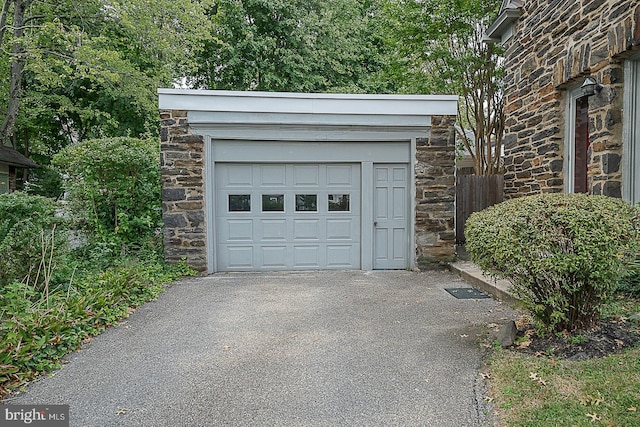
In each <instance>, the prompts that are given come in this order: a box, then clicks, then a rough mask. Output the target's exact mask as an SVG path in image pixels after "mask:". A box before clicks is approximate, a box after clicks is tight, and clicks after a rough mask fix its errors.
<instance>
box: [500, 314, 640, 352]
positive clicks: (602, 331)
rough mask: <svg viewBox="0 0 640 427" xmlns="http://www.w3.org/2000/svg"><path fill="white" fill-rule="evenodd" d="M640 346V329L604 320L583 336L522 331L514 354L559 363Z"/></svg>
mask: <svg viewBox="0 0 640 427" xmlns="http://www.w3.org/2000/svg"><path fill="white" fill-rule="evenodd" d="M638 342H640V326H638V323H636V322H630V321H625V320H623V319H620V320H614V319H606V320H602V321H601V322H600V324H599V325H598V326H597V327H596V328H594V329H592V330H590V331H585V332H582V333H581V334H580V335H579V336H577V337H576V336H574V337H569V336H568V334H558V335H550V336H547V337H541V336H539V335H538V334H537V333H536V332H535V329H533V327H532V326H531V325H525V326H524V327H521V328H519V329H518V333H517V335H516V343H515V344H513V345H512V346H511V347H510V348H511V349H512V350H514V351H517V352H521V353H527V354H533V355H536V356H547V357H554V358H557V359H569V360H584V359H590V358H593V357H603V356H606V355H608V354H613V353H617V352H619V351H621V350H623V349H625V348H629V347H633V346H634V345H636V344H637V343H638Z"/></svg>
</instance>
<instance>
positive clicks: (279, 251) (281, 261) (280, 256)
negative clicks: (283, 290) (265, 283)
mask: <svg viewBox="0 0 640 427" xmlns="http://www.w3.org/2000/svg"><path fill="white" fill-rule="evenodd" d="M260 252H261V254H260V255H261V259H262V262H261V266H262V268H286V267H287V246H286V245H283V246H261V247H260Z"/></svg>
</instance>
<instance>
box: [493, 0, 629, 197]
mask: <svg viewBox="0 0 640 427" xmlns="http://www.w3.org/2000/svg"><path fill="white" fill-rule="evenodd" d="M523 3H524V6H523V7H522V15H521V16H520V18H519V20H518V21H517V22H516V24H515V28H514V35H513V36H512V37H511V39H509V40H508V41H507V42H506V43H505V44H504V46H505V49H506V74H505V75H506V82H505V95H506V97H505V113H506V117H507V120H506V126H505V138H504V142H505V171H506V172H505V196H506V197H507V198H512V197H519V196H524V195H528V194H534V193H539V192H561V191H563V188H564V187H563V186H564V176H563V169H564V163H563V157H564V132H565V127H564V122H565V116H564V114H565V102H566V100H565V97H566V96H567V95H566V93H567V92H566V90H567V89H568V88H572V87H575V86H576V85H578V86H579V85H580V84H581V83H582V81H583V80H584V78H585V76H587V75H591V76H592V77H594V78H595V80H596V81H597V82H599V83H601V84H602V85H603V89H602V91H601V92H599V93H598V94H596V95H595V96H591V97H590V98H589V133H590V142H591V148H590V149H589V153H588V156H589V160H588V168H589V171H588V181H589V191H590V192H591V193H592V194H604V195H608V196H614V197H620V195H621V194H620V193H621V181H622V175H621V166H620V165H621V155H622V103H623V85H624V82H623V78H624V73H623V60H624V59H625V58H627V57H629V56H630V55H631V54H632V53H635V52H638V51H639V47H638V45H639V44H640V5H639V4H638V2H637V0H633V1H629V0H627V1H619V0H583V1H579V0H569V1H560V0H555V1H547V0H533V1H525V2H523Z"/></svg>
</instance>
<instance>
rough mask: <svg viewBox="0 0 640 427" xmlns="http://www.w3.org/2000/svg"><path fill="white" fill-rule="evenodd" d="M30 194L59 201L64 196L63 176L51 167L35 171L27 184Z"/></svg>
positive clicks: (31, 173) (27, 190)
mask: <svg viewBox="0 0 640 427" xmlns="http://www.w3.org/2000/svg"><path fill="white" fill-rule="evenodd" d="M25 191H26V192H27V193H28V194H34V195H38V196H44V197H49V198H52V199H57V198H58V197H60V196H61V195H62V191H63V190H62V176H60V172H59V171H58V170H57V169H55V168H52V167H50V166H43V167H40V168H38V169H34V170H32V171H31V172H30V173H29V182H28V183H26V184H25Z"/></svg>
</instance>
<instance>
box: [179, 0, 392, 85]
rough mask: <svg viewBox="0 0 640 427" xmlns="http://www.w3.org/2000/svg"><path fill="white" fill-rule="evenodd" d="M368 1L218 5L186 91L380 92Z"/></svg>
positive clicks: (230, 1)
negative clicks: (211, 34)
mask: <svg viewBox="0 0 640 427" xmlns="http://www.w3.org/2000/svg"><path fill="white" fill-rule="evenodd" d="M377 13H378V8H377V1H375V0H328V1H327V0H324V1H321V0H293V1H290V0H289V1H285V0H241V1H237V0H219V1H216V2H215V3H213V4H212V5H211V6H210V7H209V8H208V14H209V16H210V19H211V22H212V24H213V27H214V37H213V38H211V39H209V40H208V41H207V42H206V44H205V49H204V50H203V51H202V54H201V59H200V61H199V62H200V64H201V66H200V67H199V68H198V69H197V70H196V72H195V73H194V74H192V75H191V76H190V77H191V78H190V83H191V85H193V86H195V87H204V88H208V89H228V90H263V91H287V92H327V91H343V92H364V91H376V90H384V89H383V86H384V85H383V84H380V82H382V80H378V83H377V84H376V86H373V82H374V80H373V79H371V76H372V75H375V74H376V73H377V72H378V71H379V70H380V68H381V65H382V55H381V50H382V49H383V48H384V45H383V43H382V41H381V36H380V34H379V32H378V31H379V28H377V27H376V15H377Z"/></svg>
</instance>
